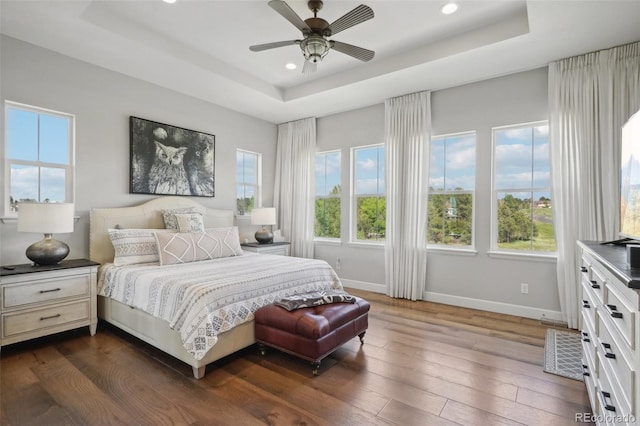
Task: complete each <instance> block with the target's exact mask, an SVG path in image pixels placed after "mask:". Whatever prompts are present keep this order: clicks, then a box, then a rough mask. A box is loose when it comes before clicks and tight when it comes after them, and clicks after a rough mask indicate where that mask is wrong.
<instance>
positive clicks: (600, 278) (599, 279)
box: [588, 263, 607, 303]
mask: <svg viewBox="0 0 640 426" xmlns="http://www.w3.org/2000/svg"><path fill="white" fill-rule="evenodd" d="M588 281H589V282H588V285H589V286H590V287H591V289H592V290H593V294H594V295H595V297H596V298H597V300H598V302H599V303H604V288H605V285H606V283H607V274H606V272H605V271H604V269H600V266H599V265H598V264H595V263H594V264H592V265H591V267H590V268H589V277H588ZM594 302H595V300H594Z"/></svg>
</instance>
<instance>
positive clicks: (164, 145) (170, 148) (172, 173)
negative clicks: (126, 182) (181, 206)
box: [129, 116, 216, 197]
mask: <svg viewBox="0 0 640 426" xmlns="http://www.w3.org/2000/svg"><path fill="white" fill-rule="evenodd" d="M129 120H130V121H129V129H130V140H131V189H130V192H131V193H132V194H155V195H193V196H198V197H213V196H214V195H215V176H214V171H215V170H214V169H215V140H216V137H215V136H214V135H210V134H208V133H202V132H197V131H194V130H187V129H183V128H182V127H176V126H170V125H168V124H162V123H158V122H156V121H150V120H145V119H143V118H138V117H133V116H132V117H130V118H129Z"/></svg>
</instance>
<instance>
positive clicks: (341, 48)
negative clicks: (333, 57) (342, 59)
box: [331, 40, 376, 62]
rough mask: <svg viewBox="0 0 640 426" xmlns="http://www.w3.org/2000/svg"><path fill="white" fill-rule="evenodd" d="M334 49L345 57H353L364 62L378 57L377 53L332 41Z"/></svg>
mask: <svg viewBox="0 0 640 426" xmlns="http://www.w3.org/2000/svg"><path fill="white" fill-rule="evenodd" d="M331 45H332V48H333V49H334V50H337V51H338V52H341V53H344V54H345V55H349V56H353V57H354V58H356V59H360V60H361V61H363V62H369V61H370V60H372V59H373V57H374V56H375V55H376V52H374V51H373V50H369V49H364V48H362V47H358V46H354V45H352V44H347V43H342V42H339V41H335V40H333V41H331Z"/></svg>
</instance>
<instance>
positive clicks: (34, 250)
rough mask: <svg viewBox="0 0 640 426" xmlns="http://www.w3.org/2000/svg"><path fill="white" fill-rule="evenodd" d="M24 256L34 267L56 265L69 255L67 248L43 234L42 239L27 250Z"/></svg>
mask: <svg viewBox="0 0 640 426" xmlns="http://www.w3.org/2000/svg"><path fill="white" fill-rule="evenodd" d="M26 255H27V257H28V258H29V260H31V261H32V262H33V263H34V264H36V265H56V264H58V263H60V261H61V260H62V259H64V258H65V257H67V256H68V255H69V246H68V245H66V244H65V243H63V242H62V241H58V240H54V239H53V238H52V237H51V234H44V239H42V240H40V241H38V242H37V243H33V244H31V245H30V246H29V247H28V248H27V252H26Z"/></svg>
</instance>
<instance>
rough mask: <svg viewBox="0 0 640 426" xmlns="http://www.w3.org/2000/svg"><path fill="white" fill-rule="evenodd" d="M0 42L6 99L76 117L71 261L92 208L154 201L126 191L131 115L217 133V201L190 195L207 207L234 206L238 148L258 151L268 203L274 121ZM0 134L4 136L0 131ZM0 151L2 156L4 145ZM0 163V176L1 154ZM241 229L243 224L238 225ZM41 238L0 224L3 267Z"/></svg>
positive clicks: (80, 252) (81, 246) (84, 242)
mask: <svg viewBox="0 0 640 426" xmlns="http://www.w3.org/2000/svg"><path fill="white" fill-rule="evenodd" d="M0 43H1V46H0V52H1V57H0V59H1V62H0V66H1V70H0V71H1V72H0V79H1V80H0V84H1V86H0V90H1V95H2V96H1V97H2V100H3V101H4V100H10V101H15V102H20V103H24V104H29V105H34V106H38V107H43V108H48V109H52V110H57V111H62V112H66V113H70V114H75V116H76V194H75V195H76V214H77V215H79V216H80V220H79V222H78V223H76V226H75V232H74V233H73V234H67V235H60V236H59V237H58V238H59V239H60V240H63V241H65V242H67V243H68V244H69V246H70V247H71V253H70V255H69V257H70V258H80V257H87V256H88V254H89V253H88V247H89V246H88V243H89V241H88V238H89V237H88V231H89V209H91V208H93V207H114V206H117V207H120V206H130V205H136V204H139V203H141V202H144V201H146V200H149V199H152V198H154V196H152V195H139V194H129V116H131V115H133V116H136V117H141V118H146V119H149V120H153V121H158V122H162V123H167V124H171V125H175V126H179V127H184V128H187V129H192V130H197V131H202V132H205V133H211V134H214V135H215V136H216V146H215V197H214V198H200V197H194V199H195V200H196V201H199V202H201V203H202V204H204V205H206V206H208V207H213V208H222V209H235V200H236V188H235V163H236V162H235V153H236V149H237V148H242V149H248V150H251V151H255V152H260V153H262V155H263V187H264V189H263V204H264V205H266V206H270V205H272V202H273V177H274V166H275V144H276V139H277V127H276V126H275V125H274V124H272V123H268V122H266V121H262V120H259V119H256V118H253V117H249V116H247V115H243V114H239V113H237V112H234V111H231V110H228V109H225V108H222V107H219V106H216V105H212V104H209V103H206V102H203V101H200V100H197V99H194V98H191V97H188V96H184V95H181V94H178V93H176V92H173V91H170V90H166V89H163V88H161V87H159V86H155V85H153V84H150V83H147V82H144V81H141V80H137V79H134V78H130V77H127V76H125V75H123V74H119V73H115V72H112V71H109V70H106V69H104V68H100V67H96V66H93V65H90V64H88V63H85V62H81V61H77V60H74V59H72V58H69V57H67V56H63V55H59V54H57V53H54V52H52V51H49V50H45V49H41V48H39V47H36V46H33V45H30V44H27V43H24V42H21V41H18V40H16V39H12V38H9V37H5V36H3V37H2V39H1V40H0ZM176 78H180V76H176ZM2 116H3V118H2V119H3V120H4V114H2ZM3 128H4V126H3ZM2 134H3V138H4V131H3V132H2ZM3 146H4V145H3ZM0 151H1V153H0V155H1V156H4V148H3V149H2V150H0ZM1 160H2V167H3V172H4V157H2V158H1ZM3 176H4V174H3ZM2 203H4V197H3V200H2ZM1 211H4V206H2V210H1ZM243 224H246V221H241V223H239V225H241V226H242V225H243ZM40 238H41V236H39V235H36V234H23V233H18V232H16V222H15V221H8V222H7V223H4V224H3V223H0V263H1V264H5V265H6V264H13V263H26V262H28V259H27V258H26V257H25V256H24V251H25V249H26V248H27V247H28V246H29V244H31V243H33V242H35V241H37V240H38V239H40Z"/></svg>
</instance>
